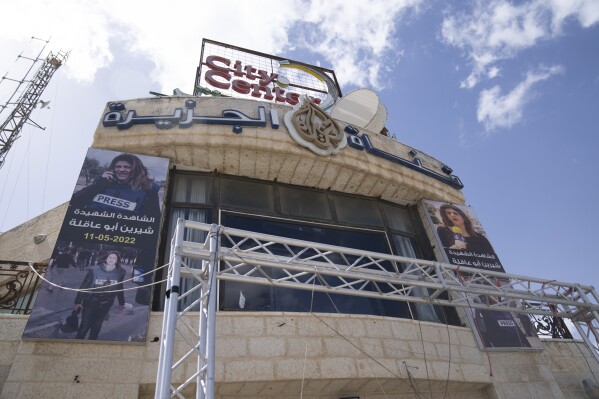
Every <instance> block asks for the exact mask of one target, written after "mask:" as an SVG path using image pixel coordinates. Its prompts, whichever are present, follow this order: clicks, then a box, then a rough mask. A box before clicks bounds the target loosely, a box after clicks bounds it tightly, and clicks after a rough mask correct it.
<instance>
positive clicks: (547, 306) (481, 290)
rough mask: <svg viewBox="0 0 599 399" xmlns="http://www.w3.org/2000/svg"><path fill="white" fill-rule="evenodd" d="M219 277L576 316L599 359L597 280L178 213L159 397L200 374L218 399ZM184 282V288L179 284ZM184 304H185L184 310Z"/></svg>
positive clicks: (199, 391) (200, 391)
mask: <svg viewBox="0 0 599 399" xmlns="http://www.w3.org/2000/svg"><path fill="white" fill-rule="evenodd" d="M184 237H188V240H185V239H184ZM192 238H195V240H192ZM197 260H199V261H201V262H197ZM194 262H195V263H194ZM199 264H201V266H198V265H199ZM193 266H196V267H193ZM273 270H276V271H277V273H273ZM463 275H467V276H468V278H467V279H465V278H463V277H462V276H463ZM218 281H234V282H240V283H250V284H259V285H276V286H277V287H280V288H292V289H303V290H311V291H313V292H324V293H331V294H333V293H335V294H345V295H351V296H355V297H364V298H381V299H385V300H394V301H403V302H410V303H414V304H423V305H437V306H451V307H455V308H462V309H470V310H472V309H483V310H491V311H493V310H495V311H501V312H509V313H518V314H526V315H530V316H533V317H534V316H542V317H545V318H553V319H554V320H558V321H559V322H560V323H561V324H563V321H562V319H569V320H571V321H572V322H573V323H574V325H575V328H576V329H577V330H578V332H579V333H580V335H581V337H582V339H583V340H584V342H585V344H586V345H587V347H588V348H589V349H590V351H591V354H592V355H593V356H594V357H595V359H597V361H599V296H598V295H597V292H596V291H595V289H594V288H593V287H590V286H585V285H580V284H572V283H565V282H559V281H556V280H547V279H541V278H535V277H527V276H520V275H515V274H509V273H501V272H493V271H487V270H480V269H476V268H471V267H458V266H455V265H450V264H446V263H440V262H433V261H427V260H422V259H413V258H407V257H403V256H397V255H391V254H383V253H375V252H368V251H364V250H357V249H352V248H345V247H337V246H333V245H327V244H321V243H315V242H308V241H301V240H295V239H290V238H286V237H278V236H272V235H267V234H262V233H257V232H251V231H244V230H238V229H233V228H228V227H223V226H219V225H214V224H213V225H208V224H205V223H200V222H192V221H185V220H183V219H179V220H178V222H177V229H176V232H175V235H174V238H173V243H172V247H171V257H170V269H169V279H168V283H167V299H166V305H165V310H164V319H163V327H162V328H163V331H162V342H161V348H160V360H159V367H158V376H157V384H156V396H155V398H157V399H166V398H172V397H177V398H185V396H184V395H183V394H184V390H186V389H187V390H186V391H185V393H187V392H188V391H191V388H193V385H194V383H195V385H196V389H195V397H196V398H198V399H214V397H215V395H216V392H215V362H216V359H215V348H216V345H215V341H216V335H215V334H216V310H217V296H216V295H217V282H218ZM315 281H318V283H317V284H315V283H314V282H315ZM498 282H501V284H498ZM179 285H181V286H183V287H184V288H185V289H181V292H179ZM425 290H426V291H425ZM423 292H426V293H427V294H426V295H423V294H422V293H423ZM472 296H490V297H493V298H494V299H495V300H494V301H493V302H489V303H486V302H475V301H470V300H469V297H472ZM194 298H195V299H194ZM177 302H179V303H177ZM184 304H185V306H183V305H184ZM178 307H183V309H181V310H180V311H179V312H177V309H178ZM198 311H199V321H198V322H197V324H195V325H193V326H192V324H191V323H190V322H189V320H194V318H195V317H198ZM196 326H197V328H196ZM568 335H569V334H568ZM175 337H176V338H178V339H179V341H177V345H178V346H177V352H181V350H180V349H181V348H183V347H184V344H187V345H188V347H189V350H188V351H187V352H186V353H183V354H182V355H181V356H179V358H178V359H176V360H174V359H173V354H174V347H175ZM565 338H568V337H565ZM569 338H571V336H570V337H569ZM193 355H197V356H198V359H197V371H196V372H195V373H193V375H191V376H188V377H187V379H185V380H184V381H181V380H180V378H181V377H180V374H177V378H176V379H175V380H174V381H173V380H172V379H171V375H172V374H171V373H172V371H173V370H175V369H176V368H178V367H181V368H183V369H185V367H184V365H185V364H188V365H189V364H190V363H189V362H190V361H191V357H192V356H193ZM175 381H176V383H175Z"/></svg>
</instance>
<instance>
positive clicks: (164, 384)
mask: <svg viewBox="0 0 599 399" xmlns="http://www.w3.org/2000/svg"><path fill="white" fill-rule="evenodd" d="M183 222H184V220H183V219H179V220H177V228H176V231H175V236H174V237H173V241H172V243H171V256H170V267H169V278H168V280H167V283H166V301H165V304H164V317H163V319H162V336H161V338H160V355H159V358H158V373H157V376H156V392H155V395H154V398H155V399H166V398H170V397H171V395H170V392H171V391H170V387H171V372H172V364H173V352H174V347H175V324H176V322H177V302H178V298H179V280H180V278H179V270H180V268H181V254H180V250H179V248H180V246H181V243H182V242H183V234H184V228H185V226H184V224H183Z"/></svg>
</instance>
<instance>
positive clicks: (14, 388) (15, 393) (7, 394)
mask: <svg viewBox="0 0 599 399" xmlns="http://www.w3.org/2000/svg"><path fill="white" fill-rule="evenodd" d="M20 388H21V384H20V383H16V382H7V383H6V384H4V385H3V386H2V387H1V388H0V399H15V398H18V397H19V390H20Z"/></svg>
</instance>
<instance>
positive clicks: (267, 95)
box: [194, 39, 341, 109]
mask: <svg viewBox="0 0 599 399" xmlns="http://www.w3.org/2000/svg"><path fill="white" fill-rule="evenodd" d="M202 94H208V95H223V96H229V97H237V98H249V99H258V100H262V101H272V102H275V103H280V104H286V105H296V104H297V103H298V102H299V100H300V97H301V96H303V95H307V96H308V97H309V98H310V99H311V100H312V101H314V103H315V104H317V105H319V106H320V107H321V108H323V109H328V108H330V107H331V106H332V105H333V104H334V103H335V101H337V99H338V98H339V97H340V96H341V90H340V89H339V85H338V83H337V78H336V77H335V73H334V72H333V71H332V70H330V69H325V68H321V67H317V66H313V65H307V64H304V63H300V62H296V61H292V60H288V59H285V58H281V57H276V56H273V55H268V54H263V53H258V52H255V51H252V50H247V49H243V48H240V47H236V46H231V45H228V44H224V43H219V42H214V41H211V40H206V39H204V41H203V43H202V59H201V63H200V66H199V67H198V70H197V75H196V83H195V88H194V95H196V96H200V95H202Z"/></svg>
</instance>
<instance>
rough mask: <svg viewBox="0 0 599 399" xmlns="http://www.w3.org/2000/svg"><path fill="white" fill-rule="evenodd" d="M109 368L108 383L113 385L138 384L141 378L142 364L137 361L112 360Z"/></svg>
mask: <svg viewBox="0 0 599 399" xmlns="http://www.w3.org/2000/svg"><path fill="white" fill-rule="evenodd" d="M109 367H110V381H113V382H115V383H119V382H122V383H127V382H138V381H139V379H140V377H141V371H142V363H141V362H140V361H139V360H137V359H112V361H111V362H110V366H109Z"/></svg>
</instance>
